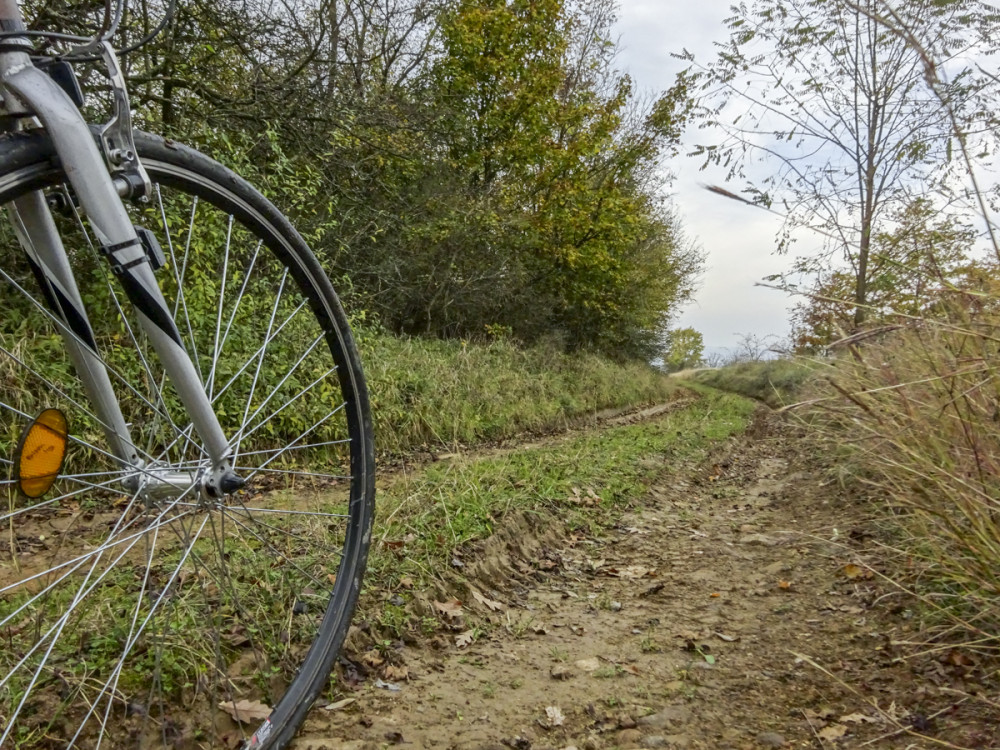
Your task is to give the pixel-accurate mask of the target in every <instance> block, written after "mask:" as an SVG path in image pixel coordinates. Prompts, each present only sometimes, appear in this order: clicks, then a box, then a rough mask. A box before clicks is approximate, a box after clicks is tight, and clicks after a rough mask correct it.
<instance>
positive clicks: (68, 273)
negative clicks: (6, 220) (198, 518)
mask: <svg viewBox="0 0 1000 750" xmlns="http://www.w3.org/2000/svg"><path fill="white" fill-rule="evenodd" d="M12 11H13V12H14V13H17V8H16V4H15V2H13V0H0V27H2V28H5V29H7V28H11V27H10V26H9V25H7V24H9V23H12V22H16V23H17V24H18V25H17V26H14V28H16V29H23V24H21V22H20V16H19V14H18V15H17V17H16V21H14V18H15V17H14V16H12V15H11V12H12ZM9 42H10V40H7V44H6V45H5V47H6V49H5V50H4V51H3V52H0V82H2V85H3V96H4V105H5V109H6V111H7V113H9V114H14V115H21V116H25V117H31V116H35V117H37V118H38V119H39V120H40V121H41V122H42V124H43V125H44V127H45V128H46V130H47V131H48V133H49V135H50V137H51V138H52V140H53V143H54V146H55V149H56V152H57V154H58V155H59V158H60V160H61V163H62V168H63V171H64V173H65V174H66V176H67V178H68V180H69V182H70V184H71V186H72V188H73V191H74V192H75V194H76V196H77V199H78V200H79V202H80V204H81V206H82V208H83V210H84V212H85V213H86V215H87V218H88V221H89V223H90V225H91V227H92V228H93V231H94V234H95V236H96V238H97V240H98V242H99V243H100V245H101V251H102V253H103V254H104V255H105V256H106V257H107V259H108V261H109V262H110V264H111V268H112V271H113V272H114V275H115V276H116V277H117V279H118V281H119V283H120V284H121V286H122V287H123V289H124V291H125V293H126V295H127V296H128V298H129V301H130V302H131V304H132V306H133V307H134V308H135V311H136V313H137V317H138V320H139V324H140V326H141V328H142V330H143V331H144V332H145V333H146V335H147V336H148V338H149V340H150V342H151V343H152V345H153V348H154V350H155V351H156V353H157V356H158V357H159V359H160V361H161V363H162V365H163V368H164V370H165V371H166V373H167V377H168V378H169V379H170V382H171V384H172V385H173V386H174V388H175V389H176V391H177V393H178V395H179V397H180V400H181V402H182V403H183V405H184V407H185V408H186V410H187V413H188V415H189V416H190V418H191V422H192V424H193V426H194V429H195V431H196V432H197V434H198V437H199V438H200V439H201V442H202V445H203V447H204V451H205V453H206V454H207V456H208V458H209V462H210V464H211V466H210V468H208V469H207V470H203V471H201V472H200V473H197V472H194V471H192V472H183V471H182V472H178V471H164V470H160V471H159V473H158V469H157V467H156V466H154V465H147V464H146V463H145V462H144V461H143V460H142V459H141V457H140V455H139V452H138V451H137V449H136V447H135V445H134V443H133V441H132V438H131V435H130V432H129V428H128V425H127V424H126V422H125V419H124V416H123V415H122V411H121V408H120V406H119V404H118V399H117V397H116V396H115V392H114V389H113V387H112V384H111V379H110V376H109V374H108V371H107V368H106V367H105V365H104V363H103V362H102V360H101V358H100V355H99V354H98V352H97V349H96V342H95V340H94V334H93V330H92V328H91V325H90V322H89V320H88V318H87V314H86V311H85V308H84V305H83V300H82V298H81V296H80V293H79V290H78V288H77V285H76V282H75V280H74V278H73V273H72V269H71V267H70V264H69V259H68V257H67V255H66V250H65V248H64V247H63V244H62V241H61V239H60V237H59V234H58V231H57V229H56V226H55V222H54V221H53V218H52V215H51V214H50V212H49V208H48V205H47V203H46V200H45V197H44V195H43V194H42V193H41V192H34V193H30V194H28V195H27V196H25V197H23V198H21V199H19V200H17V201H14V202H13V203H12V204H10V205H9V207H8V210H9V212H10V214H11V218H12V219H13V222H14V227H15V231H16V233H17V236H18V239H19V241H20V243H21V246H22V248H23V250H24V252H25V254H26V255H27V257H28V259H29V262H30V263H31V265H32V268H33V270H34V271H35V274H36V276H37V277H38V279H39V282H40V285H41V287H42V289H43V295H44V296H45V297H46V301H47V303H48V305H49V307H50V308H51V312H52V313H53V315H54V316H55V317H56V318H57V320H58V321H59V322H60V324H59V328H60V333H61V334H62V337H63V340H64V342H65V345H66V348H67V350H68V353H69V355H70V357H71V360H72V362H73V365H74V367H75V368H76V371H77V374H78V375H79V377H80V379H81V380H82V381H83V384H84V386H85V389H86V391H87V396H88V398H89V399H90V401H91V404H92V406H93V408H94V411H95V413H96V415H97V417H98V419H99V420H100V421H101V424H102V428H103V430H104V432H105V434H106V436H107V440H108V443H109V445H110V446H111V449H112V452H113V453H114V454H115V456H116V457H117V458H118V460H119V461H121V462H122V464H123V465H124V466H125V467H126V468H130V469H137V473H136V474H135V478H136V479H135V484H136V485H137V486H136V487H131V488H129V489H131V490H133V491H140V492H143V493H144V494H146V496H147V497H158V496H162V495H168V494H174V495H176V494H177V492H178V491H179V490H180V491H185V490H188V489H191V488H192V487H194V488H195V489H196V490H200V492H199V494H200V496H201V498H202V499H203V500H205V501H211V499H214V498H219V497H221V496H222V495H224V494H227V493H230V492H234V491H235V490H237V489H238V488H239V487H241V486H242V485H243V480H242V479H241V478H240V477H239V476H237V474H236V473H235V471H234V470H233V467H232V464H231V461H230V456H231V454H232V448H231V446H230V445H229V442H228V441H227V439H226V436H225V435H224V434H223V431H222V428H221V426H220V425H219V421H218V419H217V417H216V415H215V412H214V410H213V409H212V406H211V403H210V401H209V399H208V397H207V395H206V394H205V391H204V388H203V387H202V384H201V380H200V378H199V375H198V372H197V370H196V368H195V366H194V364H193V363H192V362H191V358H190V357H189V355H188V353H187V351H186V350H185V348H184V345H183V342H182V340H181V336H180V332H179V331H178V329H177V325H176V324H175V323H174V320H173V316H172V315H171V313H170V309H169V307H168V305H167V302H166V300H165V299H164V297H163V294H162V292H161V291H160V288H159V286H158V284H157V282H156V277H155V276H154V274H153V269H152V268H151V266H150V263H149V259H148V257H147V253H146V249H145V248H144V246H143V244H142V242H141V241H140V239H139V236H138V234H137V232H136V228H135V227H134V226H133V225H132V223H131V222H130V221H129V217H128V213H127V212H126V210H125V207H124V205H123V204H122V200H121V197H120V196H119V192H118V188H116V185H115V182H116V180H113V179H112V176H111V174H110V173H109V171H108V168H107V167H106V165H105V162H104V158H103V157H102V155H101V153H100V151H99V150H98V148H97V145H96V143H95V141H94V136H93V134H92V133H91V131H90V128H89V127H88V125H87V124H86V122H85V121H84V119H83V117H82V115H81V114H80V111H79V110H78V109H77V107H76V105H75V104H74V103H73V101H72V100H71V99H70V98H69V96H68V95H67V94H66V93H65V92H64V91H63V89H62V88H61V87H60V86H59V85H58V84H57V83H56V82H55V81H53V80H52V78H50V77H49V76H48V75H47V74H46V73H45V72H43V71H41V70H39V69H38V68H36V67H34V65H32V63H31V61H30V58H29V57H28V55H27V53H26V52H21V51H18V50H14V51H11V47H10V44H9ZM125 106H126V107H127V102H126V104H125ZM125 114H126V115H127V109H126V112H125ZM121 115H122V113H121V110H120V109H119V111H118V112H117V113H116V117H120V116H121ZM126 124H127V125H128V127H129V131H128V132H129V137H128V140H131V136H130V133H131V127H130V124H128V123H127V122H126ZM125 158H131V159H136V157H135V155H134V153H131V154H125ZM122 188H123V192H125V191H127V190H128V186H126V185H123V186H122Z"/></svg>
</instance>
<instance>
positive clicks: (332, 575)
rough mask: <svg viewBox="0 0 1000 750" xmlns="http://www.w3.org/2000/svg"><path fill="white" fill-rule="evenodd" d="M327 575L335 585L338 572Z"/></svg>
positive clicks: (331, 583)
mask: <svg viewBox="0 0 1000 750" xmlns="http://www.w3.org/2000/svg"><path fill="white" fill-rule="evenodd" d="M326 577H327V578H328V579H329V581H330V585H331V586H332V585H334V584H335V583H336V582H337V574H336V573H328V574H327V576H326Z"/></svg>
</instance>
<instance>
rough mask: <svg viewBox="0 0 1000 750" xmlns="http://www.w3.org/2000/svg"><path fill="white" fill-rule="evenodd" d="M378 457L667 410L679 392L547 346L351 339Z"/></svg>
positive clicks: (638, 369)
mask: <svg viewBox="0 0 1000 750" xmlns="http://www.w3.org/2000/svg"><path fill="white" fill-rule="evenodd" d="M359 338H360V348H361V357H362V360H363V361H364V362H365V363H366V375H367V378H368V385H369V389H370V390H371V393H372V412H373V419H374V422H375V436H376V445H377V446H378V448H379V449H380V450H383V451H401V450H408V449H413V448H418V447H426V446H433V447H438V448H444V447H451V448H454V447H458V446H461V445H467V444H471V443H476V442H481V441H484V440H497V439H501V438H507V437H512V436H514V435H516V434H519V433H523V432H525V431H532V430H550V429H553V428H558V427H560V426H562V425H565V424H568V423H570V422H572V421H574V420H579V419H583V418H586V417H588V416H592V415H594V414H595V413H596V412H598V411H601V410H603V409H614V408H624V407H630V406H638V405H640V404H648V403H653V402H662V401H668V400H672V399H674V398H676V397H677V396H678V395H679V389H677V387H676V385H675V384H673V383H672V382H671V381H670V380H669V379H668V378H666V377H664V376H663V374H662V373H660V372H658V371H657V370H655V369H654V368H652V367H650V366H649V365H646V364H644V363H628V364H617V363H614V362H611V361H609V360H607V359H605V358H602V357H599V356H597V355H594V354H590V353H577V354H573V355H567V354H563V353H562V352H560V351H558V350H556V349H555V348H553V347H552V346H542V345H539V346H535V347H531V348H527V349H524V348H522V347H519V346H516V345H515V344H513V343H512V342H510V341H508V340H504V339H499V340H496V341H493V342H492V343H489V344H476V343H469V342H465V341H439V340H429V339H420V338H399V337H395V336H392V335H389V334H386V333H376V332H370V331H368V330H366V329H361V330H359Z"/></svg>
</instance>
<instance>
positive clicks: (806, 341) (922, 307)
mask: <svg viewBox="0 0 1000 750" xmlns="http://www.w3.org/2000/svg"><path fill="white" fill-rule="evenodd" d="M889 219H890V221H889V222H887V224H888V226H887V228H886V229H884V230H883V231H880V232H878V233H877V234H876V235H875V236H874V238H873V239H872V250H871V254H870V264H869V266H870V268H869V271H870V276H869V284H868V297H867V301H866V305H867V307H866V313H867V315H866V320H867V323H868V325H869V326H880V325H886V324H894V323H900V322H905V321H908V320H914V319H916V318H922V317H929V316H934V315H935V314H936V309H937V308H938V306H939V305H940V303H941V302H942V300H944V299H945V298H946V297H948V296H950V295H951V293H952V292H953V291H955V290H957V289H959V288H961V287H966V286H967V285H968V284H967V282H968V281H969V279H971V278H972V277H973V276H975V275H976V274H977V273H979V272H980V271H982V270H984V267H983V266H982V265H981V264H978V263H974V262H973V261H971V260H970V255H971V253H972V250H973V246H974V244H975V242H976V239H977V234H976V232H975V231H974V230H973V229H972V228H971V227H970V226H969V225H967V224H966V223H965V222H963V221H962V220H961V218H960V217H956V216H953V215H946V214H941V213H940V212H938V211H936V210H935V209H934V206H933V204H932V203H931V201H929V200H927V199H917V200H915V201H913V202H911V203H908V204H906V205H904V206H902V207H901V208H899V209H898V210H897V211H895V212H894V213H893V214H892V215H891V216H890V217H889ZM853 283H854V277H853V274H852V273H850V272H849V271H846V270H843V269H839V270H838V269H829V268H828V269H817V270H816V274H815V283H814V285H813V288H812V290H811V291H810V292H809V293H808V295H807V298H806V299H805V301H804V302H801V303H799V304H798V305H796V307H795V308H794V310H793V312H792V328H793V333H792V338H793V345H794V347H795V349H796V351H799V352H820V351H823V350H825V349H826V347H827V346H828V345H829V344H830V343H832V342H833V341H836V340H837V339H840V338H843V337H845V336H846V335H847V334H848V333H849V332H850V331H851V329H852V326H853V322H854V319H853V311H854V307H855V301H854V300H853V299H852V294H851V293H852V285H853Z"/></svg>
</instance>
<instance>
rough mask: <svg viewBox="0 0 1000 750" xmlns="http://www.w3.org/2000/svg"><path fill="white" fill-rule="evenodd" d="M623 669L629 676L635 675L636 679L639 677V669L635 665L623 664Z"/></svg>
mask: <svg viewBox="0 0 1000 750" xmlns="http://www.w3.org/2000/svg"><path fill="white" fill-rule="evenodd" d="M622 669H623V670H624V671H626V672H628V673H629V674H634V675H635V676H636V677H638V676H639V674H640V673H639V667H637V666H636V665H635V664H623V665H622Z"/></svg>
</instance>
